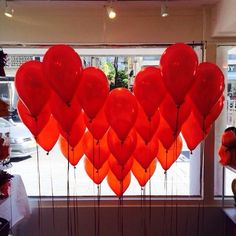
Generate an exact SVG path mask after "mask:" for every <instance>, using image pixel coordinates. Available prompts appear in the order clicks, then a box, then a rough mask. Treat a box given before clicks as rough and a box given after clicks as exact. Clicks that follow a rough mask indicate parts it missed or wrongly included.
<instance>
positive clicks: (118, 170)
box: [108, 155, 133, 181]
mask: <svg viewBox="0 0 236 236" xmlns="http://www.w3.org/2000/svg"><path fill="white" fill-rule="evenodd" d="M108 163H109V167H110V170H111V171H112V173H113V174H114V175H115V176H116V178H117V179H118V180H120V181H122V180H124V178H125V177H126V176H127V174H128V173H129V172H130V170H131V167H132V164H133V158H132V157H131V158H130V159H129V160H128V161H127V162H126V163H125V165H124V166H121V165H120V164H119V162H118V161H117V160H116V158H115V157H114V156H113V155H110V157H109V160H108Z"/></svg>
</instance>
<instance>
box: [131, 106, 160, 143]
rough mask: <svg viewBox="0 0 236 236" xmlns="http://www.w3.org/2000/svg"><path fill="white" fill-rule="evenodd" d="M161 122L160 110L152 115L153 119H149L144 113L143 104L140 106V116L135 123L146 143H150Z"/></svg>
mask: <svg viewBox="0 0 236 236" xmlns="http://www.w3.org/2000/svg"><path fill="white" fill-rule="evenodd" d="M159 123H160V114H159V111H156V112H155V114H154V115H153V116H152V119H151V120H149V119H148V117H147V116H146V114H145V113H144V111H143V109H142V107H141V106H139V110H138V116H137V120H136V123H135V129H136V131H137V133H138V134H139V135H140V136H141V137H142V139H143V140H144V142H145V143H148V142H149V141H150V140H151V139H152V137H153V135H154V134H155V132H156V131H157V128H158V126H159Z"/></svg>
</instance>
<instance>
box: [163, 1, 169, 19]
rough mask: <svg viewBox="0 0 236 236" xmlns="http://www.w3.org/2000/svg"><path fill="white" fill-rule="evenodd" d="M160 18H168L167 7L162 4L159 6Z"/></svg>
mask: <svg viewBox="0 0 236 236" xmlns="http://www.w3.org/2000/svg"><path fill="white" fill-rule="evenodd" d="M161 16H162V17H167V16H168V7H167V5H166V3H163V4H162V5H161Z"/></svg>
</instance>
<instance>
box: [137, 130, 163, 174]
mask: <svg viewBox="0 0 236 236" xmlns="http://www.w3.org/2000/svg"><path fill="white" fill-rule="evenodd" d="M137 137H138V139H137V145H136V149H135V151H134V153H133V156H134V158H135V159H136V161H138V162H139V164H140V165H141V166H142V167H143V168H144V169H145V170H146V169H147V168H148V167H149V165H150V164H151V162H152V161H153V160H154V159H155V158H156V156H157V152H158V145H159V142H158V139H157V138H156V137H153V138H152V140H151V141H150V142H149V143H148V144H145V143H144V141H143V139H142V138H141V137H140V136H139V135H137Z"/></svg>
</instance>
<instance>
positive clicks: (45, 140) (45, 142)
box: [36, 116, 60, 152]
mask: <svg viewBox="0 0 236 236" xmlns="http://www.w3.org/2000/svg"><path fill="white" fill-rule="evenodd" d="M59 134H60V132H59V128H58V125H57V121H56V120H55V119H54V118H53V116H51V117H50V119H49V121H48V123H47V124H46V126H45V127H44V128H43V130H42V131H41V132H40V134H39V135H38V136H37V138H36V142H37V143H38V144H39V145H40V146H41V147H42V148H43V149H44V150H45V151H47V152H49V151H51V150H52V148H53V147H54V145H55V144H56V142H57V140H58V138H59Z"/></svg>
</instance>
